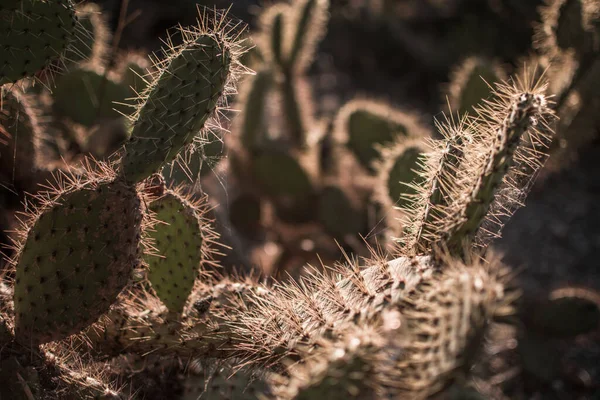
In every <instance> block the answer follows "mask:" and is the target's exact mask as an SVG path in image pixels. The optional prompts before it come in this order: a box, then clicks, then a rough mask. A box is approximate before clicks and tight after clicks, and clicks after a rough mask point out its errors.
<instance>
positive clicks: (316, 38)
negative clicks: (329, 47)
mask: <svg viewBox="0 0 600 400" xmlns="http://www.w3.org/2000/svg"><path fill="white" fill-rule="evenodd" d="M328 8H329V0H304V1H299V2H298V5H297V6H296V7H294V11H293V12H294V14H293V17H294V18H293V20H292V21H291V24H290V28H291V29H295V31H294V32H293V33H291V34H289V35H288V36H287V37H289V40H290V41H291V43H290V44H289V46H288V48H289V49H288V51H289V59H288V60H286V61H287V63H288V64H289V65H288V68H289V69H290V70H294V71H296V72H304V71H305V70H306V68H308V66H309V65H310V63H311V62H312V60H313V57H314V54H315V52H316V47H317V45H318V44H319V42H320V41H321V39H322V38H323V36H324V34H325V29H326V26H327V20H328V19H329V14H328Z"/></svg>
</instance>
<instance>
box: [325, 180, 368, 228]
mask: <svg viewBox="0 0 600 400" xmlns="http://www.w3.org/2000/svg"><path fill="white" fill-rule="evenodd" d="M318 219H319V221H320V222H321V223H322V224H323V226H324V227H325V229H326V230H327V231H328V232H331V233H332V234H334V235H340V236H344V235H348V234H350V235H356V234H358V233H360V232H361V231H362V229H363V228H364V222H365V220H366V217H365V216H364V215H363V214H362V213H361V212H360V210H359V209H358V207H354V206H353V204H352V202H351V201H350V199H349V198H348V196H347V195H346V193H344V190H342V189H341V188H339V187H337V186H333V185H330V186H326V187H325V188H323V189H322V190H321V191H320V192H319V205H318Z"/></svg>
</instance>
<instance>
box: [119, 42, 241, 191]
mask: <svg viewBox="0 0 600 400" xmlns="http://www.w3.org/2000/svg"><path fill="white" fill-rule="evenodd" d="M230 61H231V56H230V53H229V50H228V49H227V48H226V47H225V46H224V43H223V42H222V41H218V40H217V39H216V38H215V37H213V36H211V35H207V34H204V35H199V36H198V37H197V38H195V40H193V41H190V42H188V43H186V44H185V46H184V47H182V48H181V50H180V51H178V52H176V53H175V55H173V56H172V57H171V58H170V62H169V64H168V66H167V67H166V68H165V69H164V70H163V71H162V73H161V74H160V76H159V77H158V79H157V80H156V82H154V83H153V85H152V87H151V90H149V91H147V99H146V102H145V104H144V105H143V106H142V107H141V109H140V110H139V115H138V119H137V121H136V123H135V126H134V128H133V133H132V138H131V140H130V141H129V143H127V145H126V146H125V150H126V155H125V159H124V160H123V164H124V173H125V177H126V179H127V180H128V181H131V182H139V181H141V180H143V179H145V178H147V177H148V176H150V175H151V174H152V173H154V171H157V170H159V169H160V168H161V167H162V166H163V165H164V164H166V163H168V162H170V161H172V160H173V159H174V158H175V157H176V156H177V153H179V151H180V150H181V149H182V148H183V147H184V146H185V145H188V144H190V143H191V142H192V141H193V139H194V137H195V136H196V135H197V134H199V132H200V131H201V130H202V128H203V127H204V124H205V122H206V121H207V119H208V118H209V117H210V116H211V114H212V113H213V111H215V109H216V107H217V103H218V101H219V99H220V98H221V94H222V93H223V91H224V88H225V84H226V82H227V80H228V77H229V65H230Z"/></svg>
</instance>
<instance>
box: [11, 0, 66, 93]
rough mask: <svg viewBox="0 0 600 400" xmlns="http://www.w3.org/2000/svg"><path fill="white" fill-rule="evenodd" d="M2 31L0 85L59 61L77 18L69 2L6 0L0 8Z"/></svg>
mask: <svg viewBox="0 0 600 400" xmlns="http://www.w3.org/2000/svg"><path fill="white" fill-rule="evenodd" d="M0 20H1V21H3V25H5V26H6V29H4V30H3V32H2V34H1V35H0V47H1V48H2V49H3V52H4V54H5V55H6V57H7V58H6V59H5V61H4V62H3V64H2V66H0V85H3V84H5V83H14V82H16V81H18V80H20V79H23V78H26V77H31V76H34V75H35V74H39V73H40V72H39V71H40V70H43V69H44V68H47V67H49V66H50V65H51V63H52V62H55V61H56V60H59V59H61V57H62V56H63V54H64V53H65V51H66V49H67V48H68V46H69V45H70V43H71V41H72V40H73V36H74V34H75V28H76V26H77V19H76V17H75V9H74V6H73V3H72V2H71V1H70V0H57V1H38V0H10V1H5V2H3V4H2V6H1V7H0Z"/></svg>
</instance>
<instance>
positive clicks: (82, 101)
mask: <svg viewBox="0 0 600 400" xmlns="http://www.w3.org/2000/svg"><path fill="white" fill-rule="evenodd" d="M53 96H54V104H53V109H54V112H55V113H56V114H58V115H62V116H64V117H68V118H70V119H71V120H72V121H73V122H76V123H78V124H82V125H85V126H88V127H90V126H92V125H94V124H95V123H96V122H98V120H100V119H102V118H117V117H119V116H120V115H121V114H122V113H127V112H129V110H130V108H129V107H127V106H124V105H121V104H115V102H118V103H125V101H126V99H127V98H129V97H131V96H132V93H131V92H130V90H129V88H127V87H126V86H124V85H121V84H119V83H117V82H115V81H113V80H112V79H109V78H105V77H104V74H103V73H102V71H95V70H93V69H91V68H79V69H74V70H72V71H70V72H69V73H67V74H65V75H62V76H61V77H60V78H59V79H58V80H57V82H56V88H55V89H54V94H53ZM117 110H118V111H117Z"/></svg>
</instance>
